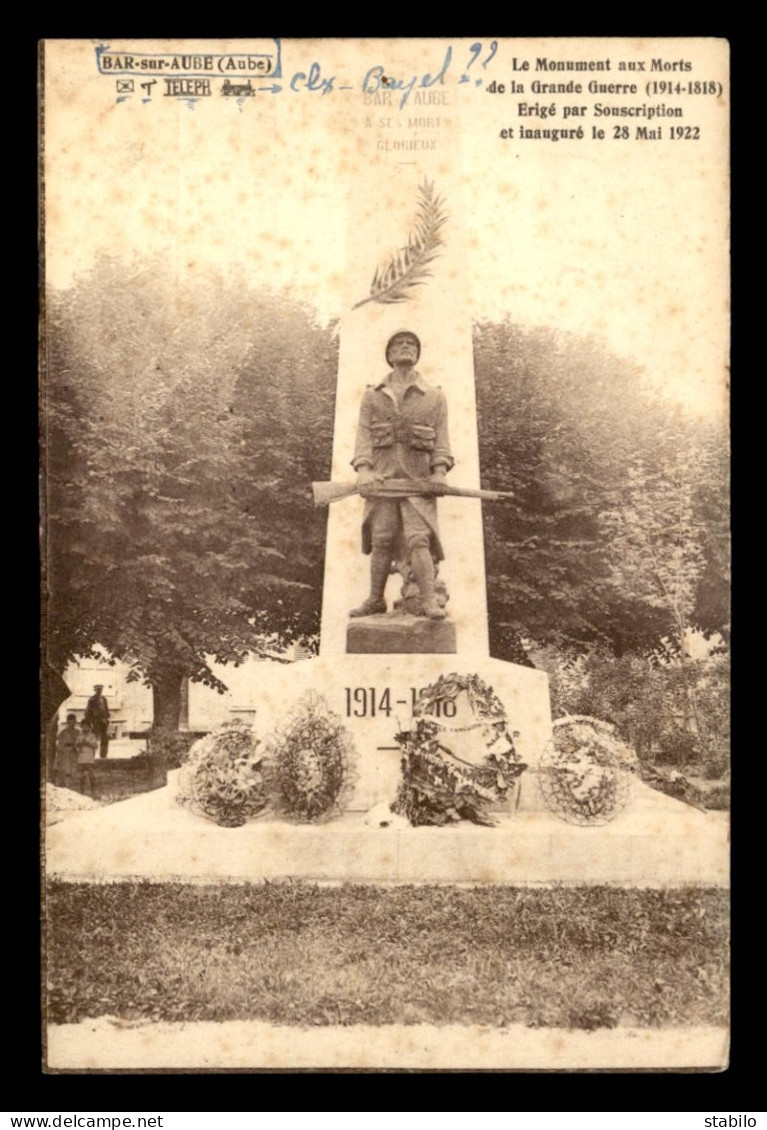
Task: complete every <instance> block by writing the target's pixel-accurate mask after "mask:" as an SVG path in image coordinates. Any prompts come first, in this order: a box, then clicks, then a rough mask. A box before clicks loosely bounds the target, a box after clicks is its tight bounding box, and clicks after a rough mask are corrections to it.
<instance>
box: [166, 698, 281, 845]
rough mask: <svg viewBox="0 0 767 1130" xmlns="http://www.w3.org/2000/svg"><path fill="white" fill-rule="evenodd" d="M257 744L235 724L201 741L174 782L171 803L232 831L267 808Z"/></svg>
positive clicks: (247, 729)
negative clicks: (176, 783)
mask: <svg viewBox="0 0 767 1130" xmlns="http://www.w3.org/2000/svg"><path fill="white" fill-rule="evenodd" d="M260 745H261V742H260V741H259V739H258V738H257V737H256V736H255V735H254V734H253V731H252V730H251V729H250V727H249V726H247V725H245V723H243V722H242V721H241V720H240V719H232V720H231V721H228V722H224V723H223V725H221V726H219V727H218V728H217V729H216V730H213V731H212V732H211V733H210V734H207V735H206V736H205V737H204V738H200V740H199V741H197V742H195V744H194V745H193V746H192V748H191V750H190V751H189V757H188V759H187V761H186V762H185V763H184V765H183V766H182V767H181V770H180V772H179V776H178V793H177V796H176V800H177V802H178V803H179V804H182V805H186V806H187V807H189V808H191V809H192V810H193V811H195V812H198V813H199V814H200V815H202V816H207V817H208V818H209V819H211V820H215V822H216V823H217V824H220V825H221V826H222V827H224V828H237V827H239V826H240V825H241V824H244V823H245V822H246V821H247V820H249V819H251V818H252V817H253V816H257V815H258V814H259V812H261V811H262V809H263V808H264V807H265V806H266V803H267V788H266V779H265V776H264V762H263V754H262V753H261V752H260V751H259V746H260Z"/></svg>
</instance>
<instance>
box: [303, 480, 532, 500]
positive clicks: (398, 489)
mask: <svg viewBox="0 0 767 1130" xmlns="http://www.w3.org/2000/svg"><path fill="white" fill-rule="evenodd" d="M312 494H313V495H314V505H315V506H329V505H330V503H331V502H338V501H339V499H341V498H348V497H349V496H350V495H352V494H360V495H362V497H363V498H412V497H417V496H419V495H436V496H442V495H454V496H456V497H458V498H482V499H484V500H485V501H487V502H497V501H498V500H499V499H503V498H513V497H514V494H513V492H512V491H510V490H475V489H474V488H472V487H454V486H452V484H450V483H443V482H438V481H436V480H434V479H380V480H378V481H373V482H371V483H366V484H365V486H362V487H359V486H357V484H356V483H334V482H325V483H312Z"/></svg>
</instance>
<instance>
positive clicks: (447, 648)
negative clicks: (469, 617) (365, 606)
mask: <svg viewBox="0 0 767 1130" xmlns="http://www.w3.org/2000/svg"><path fill="white" fill-rule="evenodd" d="M346 651H347V654H349V655H402V654H411V653H413V654H417V655H428V654H434V655H455V653H456V651H457V648H456V641H455V624H454V623H453V621H452V620H428V619H427V618H426V617H425V616H411V615H410V614H409V613H407V612H395V613H392V614H391V615H388V616H360V617H359V618H358V619H356V620H350V621H349V625H348V627H347V629H346Z"/></svg>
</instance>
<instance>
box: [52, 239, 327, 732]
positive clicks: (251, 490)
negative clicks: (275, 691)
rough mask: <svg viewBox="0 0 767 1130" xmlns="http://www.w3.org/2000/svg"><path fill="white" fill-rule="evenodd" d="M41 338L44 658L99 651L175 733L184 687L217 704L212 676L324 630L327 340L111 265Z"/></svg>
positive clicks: (275, 309)
mask: <svg viewBox="0 0 767 1130" xmlns="http://www.w3.org/2000/svg"><path fill="white" fill-rule="evenodd" d="M46 326H47V340H46V346H47V348H46V383H45V397H46V399H45V410H46V420H47V431H46V436H45V441H46V443H45V445H46V451H45V455H46V487H47V533H48V537H47V547H46V548H47V555H46V556H47V565H48V573H47V589H48V592H47V594H46V595H47V639H48V646H49V657H50V660H51V662H52V664H53V666H54V667H57V668H58V669H62V668H63V665H64V664H65V662H66V661H67V660H68V659H69V658H71V657H72V656H74V655H76V654H87V653H88V652H89V651H90V650H91V649H92V648H93V647H94V645H96V644H97V643H98V644H99V645H101V646H102V647H103V648H104V649H106V651H107V652H108V653H109V655H110V656H112V657H114V658H116V659H120V660H123V661H125V662H127V663H128V664H130V665H131V668H132V673H133V675H134V677H140V678H143V679H145V680H146V681H147V682H149V683H150V684H151V685H152V686H153V688H154V690H155V692H156V693H155V707H156V711H157V709H158V708H159V709H160V711H161V712H162V710H163V704H164V706H165V708H166V710H167V714H168V721H170V724H171V725H174V724H175V723H174V722H173V717H172V716H173V714H174V712H175V713H176V717H177V708H176V699H177V698H178V690H179V687H180V680H181V678H182V677H189V678H191V679H192V680H195V681H200V682H203V683H206V684H207V685H209V686H212V687H215V688H217V689H219V690H221V689H223V685H222V684H221V682H220V680H219V679H218V678H217V677H216V676H215V674H214V673H213V670H212V669H211V665H210V660H211V658H212V659H214V660H215V661H217V662H222V663H229V662H233V663H239V662H242V661H243V660H244V659H245V658H246V656H247V655H249V654H252V653H254V652H255V653H259V652H260V653H263V651H264V650H265V649H267V648H269V647H274V646H276V645H278V644H281V643H285V642H286V641H287V640H289V639H291V638H296V637H298V636H301V635H308V634H312V633H314V632H316V630H317V624H318V615H319V605H320V585H321V575H322V556H323V555H322V547H323V541H324V523H322V522H321V521H318V519H317V517H316V516H315V513H314V511H313V509H312V505H311V495H310V490H309V483H310V481H311V479H312V478H322V477H327V472H328V469H329V465H330V455H331V438H330V437H331V430H332V416H333V395H334V387H335V370H336V364H335V344H334V340H333V332H332V327H327V328H322V327H321V326H319V325H318V324H317V323H316V322H315V320H314V318H313V315H312V313H311V311H308V310H306V309H305V308H303V307H301V306H298V305H297V304H295V303H292V302H289V301H287V300H286V299H284V298H282V297H279V296H275V295H271V294H270V293H269V292H267V291H264V290H254V289H252V288H251V287H250V286H248V285H247V283H246V282H245V281H244V279H243V278H242V277H239V278H238V277H234V276H228V277H227V278H226V279H225V278H223V277H222V276H218V275H212V274H208V275H206V276H205V278H204V279H197V280H194V279H193V278H190V279H188V280H187V281H186V282H184V284H183V285H178V284H177V282H176V278H175V275H174V274H173V272H172V271H171V270H170V269H169V268H168V267H167V266H166V265H165V264H163V263H162V262H157V261H154V262H146V261H143V262H141V263H138V264H134V265H133V266H131V267H127V266H126V265H125V264H124V263H120V262H117V261H112V260H109V259H106V258H104V259H101V260H100V261H99V262H98V263H97V265H96V266H95V267H94V268H93V270H92V271H91V272H89V273H88V274H87V275H86V276H84V277H81V278H80V279H79V280H78V281H77V283H76V285H75V286H73V287H72V288H71V289H70V290H68V291H66V292H59V293H52V294H50V295H49V296H48V304H47V323H46ZM288 421H289V422H290V425H291V426H286V425H287V422H288ZM297 528H300V529H301V531H302V536H301V543H300V545H297V544H296V537H295V530H296V529H297ZM155 721H157V713H156V715H155Z"/></svg>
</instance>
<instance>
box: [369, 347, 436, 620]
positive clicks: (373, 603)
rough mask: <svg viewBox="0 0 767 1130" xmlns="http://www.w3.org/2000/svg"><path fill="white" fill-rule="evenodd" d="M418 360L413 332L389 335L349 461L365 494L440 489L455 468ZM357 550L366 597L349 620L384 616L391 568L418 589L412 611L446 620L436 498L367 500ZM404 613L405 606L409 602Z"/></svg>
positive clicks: (433, 392)
mask: <svg viewBox="0 0 767 1130" xmlns="http://www.w3.org/2000/svg"><path fill="white" fill-rule="evenodd" d="M420 355H421V342H420V341H419V339H418V338H417V337H416V335H415V334H414V333H411V332H410V331H409V330H400V331H398V332H397V333H395V334H394V336H393V337H391V338H389V341H388V342H387V344H386V361H387V363H388V364H389V366H390V367H391V371H390V372H389V373H388V375H387V376H386V377H384V379H383V380H382V381H381V382H380V383H379V384H377V385H369V386H368V388H367V390H366V392H365V396H364V398H363V401H362V407H361V408H360V417H359V426H358V429H357V445H356V448H355V451H354V458H353V460H352V466H353V467H354V469H355V471H356V472H357V487H358V490H359V492H360V494H362V495H363V496H364V495H365V494H366V492H370V493H372V492H373V491H375V487H376V485H377V484H380V483H382V482H385V481H386V480H388V479H397V480H403V479H404V480H407V479H411V480H420V481H421V482H422V483H423V481H424V480H427V481H430V482H432V483H434V484H437V485H439V484H444V481H445V475H446V474H447V472H448V471H449V470H450V469H451V467H452V466H453V462H454V460H453V457H452V455H451V453H450V440H449V438H448V430H447V402H446V400H445V397H444V394H443V393H442V391H441V389H439V388H435V387H434V386H432V385H429V384H427V383H426V381H424V380H423V378H422V377H421V376H420V374H419V373H418V371H417V369H416V368H415V366H416V364H417V363H418V359H419V358H420ZM362 552H363V553H365V554H369V555H370V595H369V596H368V597H367V599H366V600H365V601H363V603H362V604H361V605H360V606H359V608H355V609H353V610H352V612H350V616H372V615H375V614H377V613H382V612H386V600H385V598H384V592H385V589H386V582H387V579H388V576H389V573H390V572H392V571H394V570H396V571H398V572H400V573H401V574H402V576H403V579H404V580H405V589H406V588H407V585H408V583H410V586H411V588H412V589H415V586H417V594H418V599H417V604H416V607H417V610H418V612H419V613H420V614H421V615H424V616H428V617H429V619H431V620H443V619H444V618H445V611H444V606H443V604H444V601H442V602H441V601H440V599H438V596H440V595H441V593H440V591H439V588H437V589H435V582H436V577H437V566H438V562H440V561H442V560H443V559H444V553H443V551H442V544H441V542H440V537H439V528H438V526H437V501H436V497H435V495H429V494H423V493H421V494H420V495H419V494H414V495H412V496H408V497H401V498H382V497H368V498H367V500H366V503H365V513H364V517H363V521H362ZM405 589H403V592H404V591H405ZM441 589H442V590H444V586H441ZM406 607H408V608H409V607H410V604H409V603H408V602H406Z"/></svg>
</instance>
